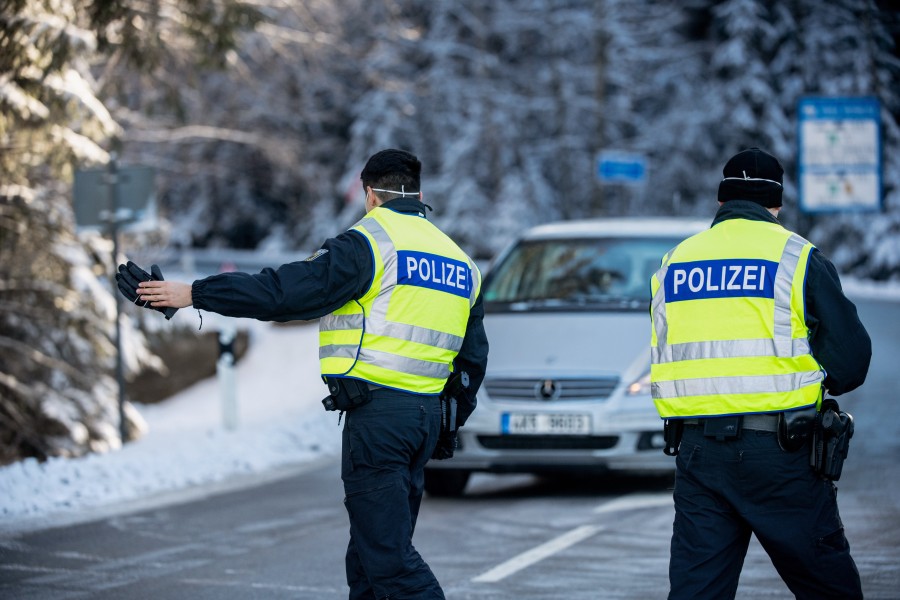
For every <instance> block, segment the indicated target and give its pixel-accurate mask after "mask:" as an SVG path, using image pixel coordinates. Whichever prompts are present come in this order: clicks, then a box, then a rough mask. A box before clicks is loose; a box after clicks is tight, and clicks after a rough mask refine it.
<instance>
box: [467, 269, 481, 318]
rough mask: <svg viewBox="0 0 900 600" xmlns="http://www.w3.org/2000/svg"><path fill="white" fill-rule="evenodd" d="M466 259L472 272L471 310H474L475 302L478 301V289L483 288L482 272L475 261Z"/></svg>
mask: <svg viewBox="0 0 900 600" xmlns="http://www.w3.org/2000/svg"><path fill="white" fill-rule="evenodd" d="M466 259H467V260H468V261H469V269H471V271H472V293H471V294H469V308H472V307H473V306H475V301H476V300H478V289H479V288H480V287H481V272H480V271H479V270H478V267H476V266H475V261H473V260H472V259H471V258H469V257H468V256H467V257H466Z"/></svg>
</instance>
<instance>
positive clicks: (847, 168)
mask: <svg viewBox="0 0 900 600" xmlns="http://www.w3.org/2000/svg"><path fill="white" fill-rule="evenodd" d="M880 110H881V109H880V105H879V102H878V99H877V98H869V97H806V98H802V99H801V100H800V103H799V106H798V129H799V131H798V142H799V154H798V161H797V171H798V178H799V193H800V209H801V210H802V211H804V212H807V213H814V212H838V211H870V210H880V209H881V115H880Z"/></svg>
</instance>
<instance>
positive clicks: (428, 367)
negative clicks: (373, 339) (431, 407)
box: [359, 348, 450, 379]
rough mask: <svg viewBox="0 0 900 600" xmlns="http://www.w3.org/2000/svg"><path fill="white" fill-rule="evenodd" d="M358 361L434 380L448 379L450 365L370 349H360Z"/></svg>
mask: <svg viewBox="0 0 900 600" xmlns="http://www.w3.org/2000/svg"><path fill="white" fill-rule="evenodd" d="M359 360H360V361H361V362H365V363H369V364H375V365H378V366H379V367H382V368H384V369H389V370H391V371H399V372H401V373H409V374H411V375H417V376H420V377H433V378H435V379H447V378H448V377H450V365H449V364H448V363H436V362H430V361H427V360H419V359H418V358H408V357H406V356H400V355H399V354H391V353H389V352H382V351H380V350H372V349H370V348H363V349H362V351H361V352H360V354H359Z"/></svg>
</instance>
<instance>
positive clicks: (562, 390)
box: [484, 377, 619, 402]
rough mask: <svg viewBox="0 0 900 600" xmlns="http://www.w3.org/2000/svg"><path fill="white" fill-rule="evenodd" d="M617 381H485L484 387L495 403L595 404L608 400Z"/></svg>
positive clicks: (584, 379) (598, 378) (610, 379)
mask: <svg viewBox="0 0 900 600" xmlns="http://www.w3.org/2000/svg"><path fill="white" fill-rule="evenodd" d="M618 385H619V378H618V377H595V378H590V379H587V378H581V379H564V378H561V379H550V378H547V379H537V378H528V379H512V378H508V379H499V378H498V379H494V378H492V379H486V380H485V381H484V387H485V389H486V390H487V393H488V394H490V396H491V398H494V399H496V400H528V401H533V400H541V401H548V402H550V401H556V400H598V399H601V400H602V399H605V398H609V396H610V395H611V394H612V393H613V391H614V390H615V389H616V386H618Z"/></svg>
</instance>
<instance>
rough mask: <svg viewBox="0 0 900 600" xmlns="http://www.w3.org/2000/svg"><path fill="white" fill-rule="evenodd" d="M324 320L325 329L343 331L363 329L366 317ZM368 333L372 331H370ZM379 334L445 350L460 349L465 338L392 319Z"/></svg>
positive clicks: (330, 317)
mask: <svg viewBox="0 0 900 600" xmlns="http://www.w3.org/2000/svg"><path fill="white" fill-rule="evenodd" d="M322 321H323V322H322V326H323V328H325V330H327V331H341V330H354V329H362V328H363V324H364V322H365V319H364V318H363V316H362V315H361V314H356V315H328V316H327V317H322ZM326 321H327V322H326ZM367 333H372V332H371V331H369V332H367ZM377 335H383V336H386V337H392V338H397V339H400V340H408V341H410V342H416V343H418V344H426V345H428V346H434V347H436V348H443V349H445V350H459V349H460V348H461V347H462V343H463V338H461V337H460V336H458V335H453V334H452V333H444V332H442V331H435V330H434V329H427V328H425V327H416V326H414V325H407V324H405V323H394V322H390V321H389V322H387V323H385V324H384V325H383V326H382V327H380V328H379V329H378V333H377Z"/></svg>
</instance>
